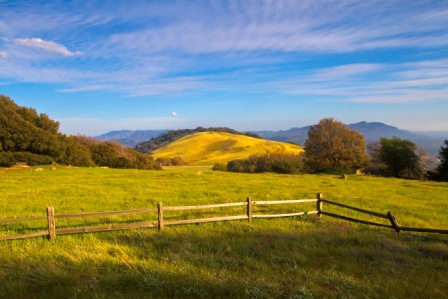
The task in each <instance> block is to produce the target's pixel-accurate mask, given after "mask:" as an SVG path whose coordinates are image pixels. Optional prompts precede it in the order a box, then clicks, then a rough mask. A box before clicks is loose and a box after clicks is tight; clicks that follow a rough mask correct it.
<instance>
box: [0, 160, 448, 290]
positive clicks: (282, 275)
mask: <svg viewBox="0 0 448 299" xmlns="http://www.w3.org/2000/svg"><path fill="white" fill-rule="evenodd" d="M56 168H57V169H56V170H54V171H51V170H50V169H49V168H45V169H44V170H43V171H40V172H36V171H30V169H29V168H23V169H15V170H11V169H0V190H1V193H0V211H1V212H0V219H5V218H15V217H31V216H40V215H45V207H46V206H54V207H55V209H56V213H76V212H97V211H114V210H124V209H137V208H147V207H156V204H157V202H159V201H161V202H163V203H164V206H174V205H199V204H208V203H225V202H241V201H244V200H245V198H246V197H248V196H250V197H251V198H252V199H253V200H280V199H303V198H315V196H316V193H318V192H321V193H323V194H324V198H326V199H330V200H334V201H337V202H341V203H346V204H350V205H354V206H358V207H362V208H365V209H369V210H373V211H378V212H384V213H385V212H387V211H389V210H391V211H394V212H395V214H396V218H397V220H398V222H399V223H400V224H401V225H406V226H416V227H429V228H442V229H446V228H447V227H448V212H447V211H448V195H447V194H448V184H447V183H435V182H421V181H407V180H401V179H385V178H377V177H368V176H349V177H348V179H347V180H342V179H339V178H338V177H337V176H332V175H278V174H255V175H254V174H239V173H225V172H214V171H211V170H206V169H202V170H201V171H198V169H193V168H179V169H172V168H171V169H169V170H164V171H138V170H113V169H101V168H90V169H89V168H73V167H64V166H56ZM267 208H269V210H265V209H267ZM240 209H241V207H240ZM259 209H260V210H258V212H257V213H262V212H265V213H267V212H269V213H271V212H272V211H274V212H289V211H290V210H291V209H292V210H295V211H307V210H312V209H314V207H313V204H309V205H306V204H305V205H297V206H295V205H294V206H292V207H290V206H280V205H275V206H269V207H260V208H259ZM324 210H326V211H329V212H337V213H342V214H345V215H350V216H354V215H355V214H354V212H353V213H352V212H346V211H343V210H340V209H339V208H336V207H330V206H328V205H324ZM220 212H223V213H228V212H229V213H239V214H242V213H241V212H238V211H235V210H232V209H230V210H225V211H221V210H216V211H213V213H215V214H219V213H220ZM190 213H191V212H190ZM195 213H199V211H195ZM243 214H244V213H243ZM165 216H166V217H173V218H174V217H190V216H191V215H184V214H181V213H176V214H174V213H173V214H168V213H166V215H165ZM197 216H200V215H197ZM206 216H207V215H206ZM135 217H136V218H126V217H125V218H120V217H99V218H94V219H83V220H76V221H73V222H72V223H62V222H57V225H58V227H60V226H64V225H67V226H70V225H75V226H79V225H84V226H85V225H88V223H87V222H89V223H90V222H92V221H93V222H94V224H95V223H96V224H98V223H100V222H101V223H111V224H113V223H119V222H120V221H139V220H142V219H156V215H139V216H135ZM145 217H146V218H145ZM207 217H208V216H207ZM362 219H366V220H371V221H372V220H375V221H376V219H373V218H370V216H362ZM45 225H46V223H45V221H34V222H30V223H25V224H18V223H16V224H0V236H4V235H14V234H19V233H27V232H32V231H35V230H37V229H39V227H40V229H41V228H42V227H45ZM166 297H191V298H448V236H447V235H440V234H420V233H401V234H397V233H395V232H394V231H393V230H388V229H383V228H377V227H368V226H364V225H360V224H353V223H348V222H344V221H342V220H337V219H332V218H329V217H325V216H324V217H322V218H321V219H317V218H316V217H315V216H303V217H296V218H284V219H254V221H253V223H252V224H248V223H247V222H246V221H235V222H220V223H209V224H200V225H186V226H170V227H166V228H165V229H164V231H162V232H157V230H155V229H152V228H150V229H135V230H129V231H118V232H109V233H95V234H83V235H68V236H58V237H57V238H56V240H54V241H48V240H47V239H45V238H33V239H26V240H16V241H0V298H166Z"/></svg>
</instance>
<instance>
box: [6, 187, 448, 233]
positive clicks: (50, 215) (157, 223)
mask: <svg viewBox="0 0 448 299" xmlns="http://www.w3.org/2000/svg"><path fill="white" fill-rule="evenodd" d="M310 202H315V203H316V210H312V211H308V212H296V213H285V214H253V206H254V205H274V204H298V203H310ZM324 203H326V204H329V205H335V206H338V207H342V208H346V209H350V210H353V211H357V212H360V213H364V214H368V215H371V216H376V217H379V218H383V219H387V220H388V221H389V222H390V225H388V224H381V223H376V222H370V221H365V220H360V219H355V218H351V217H347V216H342V215H338V214H334V213H329V212H325V211H323V204H324ZM238 206H244V207H246V209H245V213H244V214H241V215H233V216H222V217H212V218H197V219H186V220H175V221H172V220H171V221H165V220H164V212H169V211H181V210H197V209H215V208H224V207H238ZM141 213H144V214H149V213H154V214H155V213H157V220H154V221H144V222H138V223H127V224H118V225H103V226H88V227H77V228H59V229H58V228H56V219H69V218H84V217H99V216H117V215H129V214H141ZM312 214H316V215H317V216H318V217H322V215H325V216H330V217H334V218H338V219H342V220H347V221H352V222H357V223H362V224H367V225H374V226H381V227H385V228H391V229H394V230H395V231H397V232H401V231H413V232H427V233H440V234H448V230H442V229H427V228H411V227H403V226H400V225H399V224H398V222H397V220H396V219H395V216H394V214H393V213H392V212H390V211H389V212H387V214H381V213H377V212H372V211H368V210H364V209H360V208H356V207H352V206H348V205H345V204H341V203H337V202H334V201H330V200H326V199H323V197H322V194H320V193H318V194H317V198H316V199H298V200H275V201H253V200H251V199H250V198H247V199H246V201H245V202H237V203H225V204H212V205H199V206H173V207H169V206H168V207H164V206H163V204H162V203H161V202H159V203H158V204H157V208H147V209H138V210H126V211H115V212H93V213H77V214H55V210H54V208H53V207H47V216H46V217H45V216H37V217H28V218H17V219H4V220H0V224H2V223H10V222H24V221H31V220H44V219H47V223H48V226H47V228H46V230H45V231H41V232H37V233H32V234H24V235H18V236H4V237H0V240H16V239H26V238H33V237H40V236H47V237H48V238H49V239H50V240H53V239H55V238H56V235H68V234H80V233H93V232H105V231H115V230H127V229H135V228H150V227H152V228H157V229H158V230H159V231H162V230H163V228H164V226H167V225H183V224H194V223H205V222H218V221H232V220H247V221H248V222H249V223H252V219H253V218H279V217H296V216H302V215H312Z"/></svg>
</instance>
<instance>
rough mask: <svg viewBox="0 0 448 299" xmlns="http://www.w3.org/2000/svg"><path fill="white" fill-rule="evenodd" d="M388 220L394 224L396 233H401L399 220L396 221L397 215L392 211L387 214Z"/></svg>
mask: <svg viewBox="0 0 448 299" xmlns="http://www.w3.org/2000/svg"><path fill="white" fill-rule="evenodd" d="M387 218H389V220H390V223H391V224H392V226H393V227H394V229H395V231H396V232H397V233H401V229H400V225H398V222H397V220H396V219H395V215H394V213H392V212H391V211H389V212H387Z"/></svg>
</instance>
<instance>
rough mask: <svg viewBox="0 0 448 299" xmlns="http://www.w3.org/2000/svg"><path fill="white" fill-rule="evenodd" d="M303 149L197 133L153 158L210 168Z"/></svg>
mask: <svg viewBox="0 0 448 299" xmlns="http://www.w3.org/2000/svg"><path fill="white" fill-rule="evenodd" d="M302 151H303V149H302V148H301V147H300V146H298V145H294V144H290V143H284V142H277V141H270V140H263V139H257V138H252V137H248V136H244V135H234V134H229V133H222V132H201V133H195V134H191V135H188V136H185V137H183V138H180V139H178V140H176V141H174V142H172V143H170V144H168V145H166V146H164V147H162V148H160V149H158V150H156V151H154V152H152V156H153V157H154V158H155V159H157V158H173V157H181V158H182V159H183V160H184V161H186V162H187V163H188V164H191V165H213V164H214V163H216V162H218V163H227V162H228V161H231V160H235V159H246V158H248V157H249V156H252V155H265V154H282V153H288V154H298V153H300V152H302Z"/></svg>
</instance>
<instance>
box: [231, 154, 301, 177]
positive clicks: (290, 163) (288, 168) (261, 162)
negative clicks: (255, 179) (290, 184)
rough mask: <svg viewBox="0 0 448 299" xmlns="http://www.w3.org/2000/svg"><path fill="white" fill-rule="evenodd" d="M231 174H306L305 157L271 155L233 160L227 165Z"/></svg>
mask: <svg viewBox="0 0 448 299" xmlns="http://www.w3.org/2000/svg"><path fill="white" fill-rule="evenodd" d="M227 171H230V172H247V173H261V172H275V173H284V174H297V173H304V172H306V167H305V163H304V157H303V155H301V154H299V155H294V154H271V155H264V156H252V157H249V159H246V160H233V161H230V162H229V163H227Z"/></svg>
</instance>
